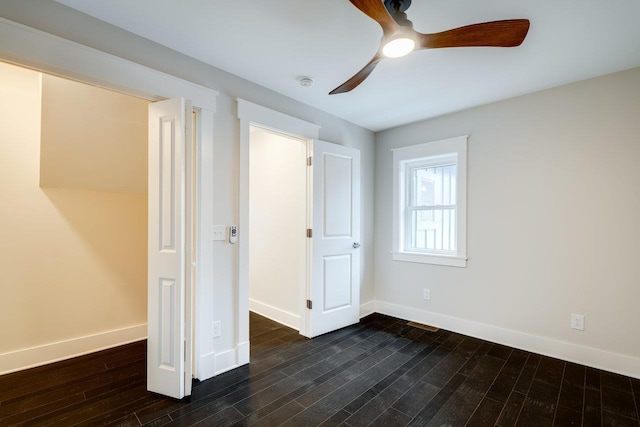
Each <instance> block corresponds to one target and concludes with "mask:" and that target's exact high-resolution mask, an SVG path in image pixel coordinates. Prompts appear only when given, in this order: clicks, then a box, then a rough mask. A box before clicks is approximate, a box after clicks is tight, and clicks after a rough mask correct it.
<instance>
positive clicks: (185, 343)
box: [184, 340, 187, 362]
mask: <svg viewBox="0 0 640 427" xmlns="http://www.w3.org/2000/svg"><path fill="white" fill-rule="evenodd" d="M184 361H185V362H186V361H187V340H184Z"/></svg>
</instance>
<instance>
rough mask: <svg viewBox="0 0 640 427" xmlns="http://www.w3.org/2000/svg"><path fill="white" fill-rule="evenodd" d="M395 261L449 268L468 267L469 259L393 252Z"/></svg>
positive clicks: (392, 255)
mask: <svg viewBox="0 0 640 427" xmlns="http://www.w3.org/2000/svg"><path fill="white" fill-rule="evenodd" d="M391 257H392V259H393V260H394V261H404V262H417V263H420V264H434V265H445V266H448V267H466V266H467V259H466V258H459V257H454V256H447V255H428V254H420V253H415V252H391Z"/></svg>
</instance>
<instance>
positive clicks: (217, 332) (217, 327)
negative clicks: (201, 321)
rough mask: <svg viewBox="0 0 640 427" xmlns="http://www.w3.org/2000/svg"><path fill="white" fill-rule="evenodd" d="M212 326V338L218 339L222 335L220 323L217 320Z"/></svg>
mask: <svg viewBox="0 0 640 427" xmlns="http://www.w3.org/2000/svg"><path fill="white" fill-rule="evenodd" d="M211 325H212V326H213V337H214V338H218V337H219V336H220V335H221V334H222V326H221V325H220V321H219V320H217V321H215V322H213V323H212V324H211Z"/></svg>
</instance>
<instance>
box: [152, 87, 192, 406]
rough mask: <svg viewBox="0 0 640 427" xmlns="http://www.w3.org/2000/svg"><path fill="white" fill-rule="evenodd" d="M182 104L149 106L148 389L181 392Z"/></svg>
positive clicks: (179, 101) (169, 393) (180, 101)
mask: <svg viewBox="0 0 640 427" xmlns="http://www.w3.org/2000/svg"><path fill="white" fill-rule="evenodd" d="M185 109H186V102H185V100H183V99H171V100H167V101H162V102H157V103H153V104H150V105H149V213H148V215H149V218H148V221H149V224H148V227H149V245H148V246H149V254H148V255H149V259H148V264H149V271H148V281H149V287H148V290H149V295H148V303H149V307H148V326H147V328H148V332H147V335H148V337H147V388H148V390H150V391H153V392H156V393H160V394H164V395H167V396H170V397H174V398H176V399H180V398H182V397H184V393H185V376H184V372H185V363H184V360H185V345H184V341H185V323H184V322H185V281H184V278H185V267H184V266H185V245H184V234H185V233H184V232H185V218H184V207H185V200H184V197H185V191H184V186H185V179H184V175H185V134H186V118H185Z"/></svg>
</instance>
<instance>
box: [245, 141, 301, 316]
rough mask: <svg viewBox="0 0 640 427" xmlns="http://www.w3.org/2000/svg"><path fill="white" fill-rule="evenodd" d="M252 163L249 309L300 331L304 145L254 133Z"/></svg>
mask: <svg viewBox="0 0 640 427" xmlns="http://www.w3.org/2000/svg"><path fill="white" fill-rule="evenodd" d="M249 157H250V158H249V162H250V171H249V185H250V188H251V192H250V199H249V223H250V224H249V229H250V231H249V235H250V236H251V237H250V240H251V242H250V245H249V259H250V261H249V298H250V307H251V310H252V311H255V312H256V313H260V314H262V315H265V316H267V317H269V318H271V319H273V320H276V321H278V322H280V323H283V324H285V325H288V326H290V327H292V328H295V329H299V328H300V312H301V307H300V301H301V299H300V287H301V285H302V284H303V283H305V273H306V257H307V241H306V235H305V230H306V226H307V209H306V206H307V171H306V157H307V148H306V145H305V142H304V141H302V140H298V139H294V138H289V137H285V136H283V135H278V134H275V133H272V132H269V131H265V130H261V129H259V128H252V131H251V141H250V153H249Z"/></svg>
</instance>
